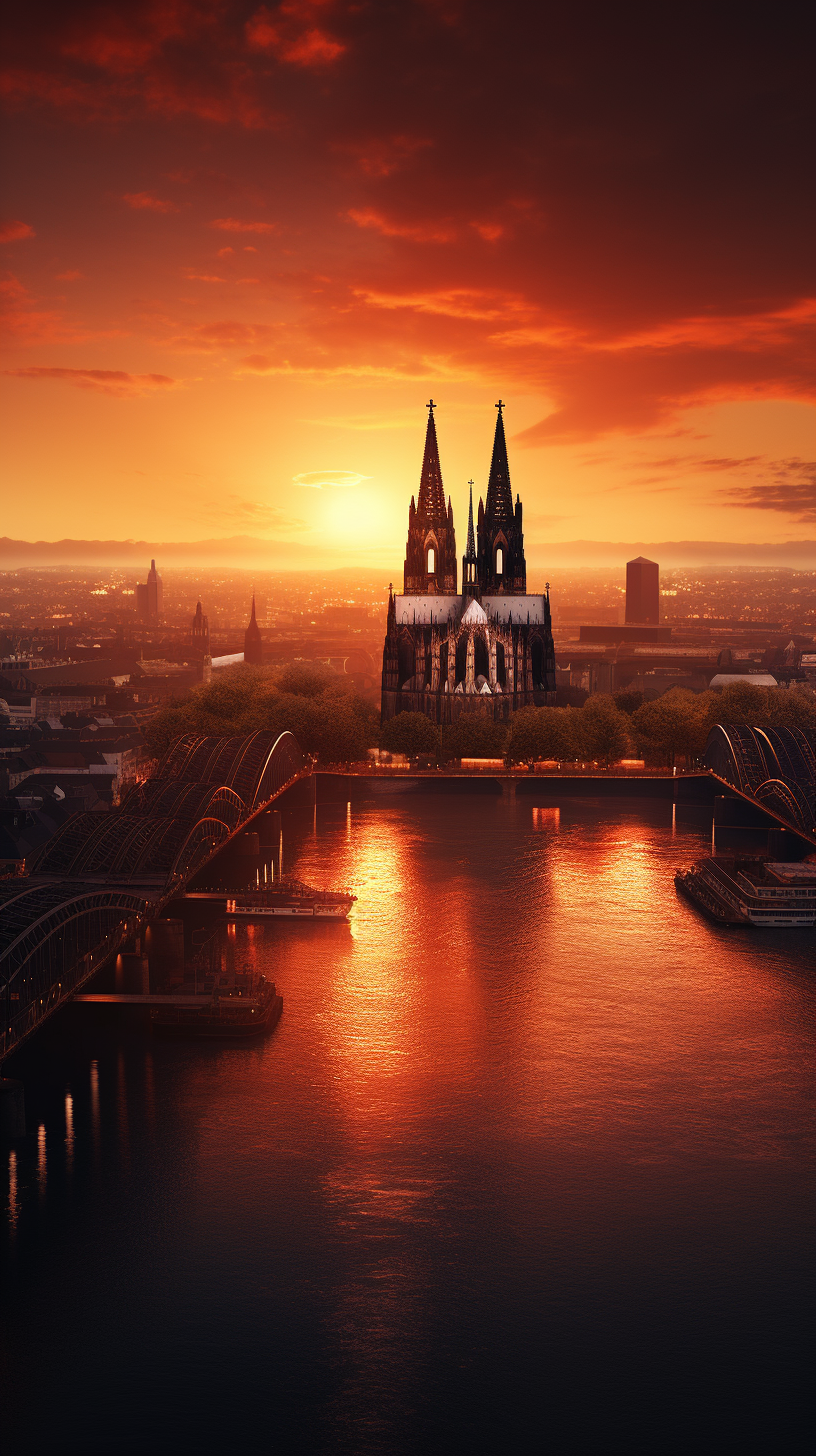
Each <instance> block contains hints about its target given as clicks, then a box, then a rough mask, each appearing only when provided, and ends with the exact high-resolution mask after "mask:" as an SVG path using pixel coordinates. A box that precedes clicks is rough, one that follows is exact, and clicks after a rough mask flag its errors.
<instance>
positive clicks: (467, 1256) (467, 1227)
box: [6, 797, 813, 1453]
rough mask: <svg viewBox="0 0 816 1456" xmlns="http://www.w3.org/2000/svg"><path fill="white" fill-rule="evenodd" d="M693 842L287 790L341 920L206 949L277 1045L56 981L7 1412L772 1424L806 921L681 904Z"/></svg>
mask: <svg viewBox="0 0 816 1456" xmlns="http://www.w3.org/2000/svg"><path fill="white" fill-rule="evenodd" d="M708 833H709V826H708V823H707V821H705V820H701V819H700V818H697V819H696V820H695V819H690V820H689V819H684V818H683V816H682V814H681V815H680V817H679V818H678V817H677V816H676V815H675V814H674V811H673V809H672V808H671V806H669V805H666V806H662V805H654V806H649V805H641V806H638V807H637V808H636V809H632V808H631V807H629V806H628V805H623V804H620V803H619V804H617V805H609V804H600V803H599V804H594V805H589V804H586V803H583V804H580V803H579V804H569V803H562V804H561V805H560V808H559V807H557V806H552V805H541V806H531V805H530V804H529V802H527V803H524V802H523V801H521V800H518V801H517V802H516V803H510V802H504V801H502V800H492V799H489V798H471V797H463V798H458V797H451V798H430V797H429V798H425V799H417V800H411V799H409V798H407V797H406V798H403V799H400V800H383V801H382V802H380V803H378V804H369V803H365V804H358V803H346V804H342V803H341V804H338V805H336V806H326V807H325V808H320V809H318V810H317V811H311V810H310V811H307V812H304V813H303V814H296V813H291V814H288V815H285V816H284V835H285V841H286V852H285V868H286V870H287V871H291V872H294V873H296V874H297V875H298V876H299V877H301V878H303V879H305V880H307V881H309V882H311V883H314V884H317V885H327V886H328V885H332V884H337V885H344V884H348V885H351V886H353V888H354V890H355V892H356V893H357V895H358V897H359V898H358V901H357V904H356V905H355V907H354V911H353V914H352V918H351V921H350V923H349V924H348V925H331V924H319V925H315V926H309V925H306V924H304V923H303V922H299V923H297V924H293V925H281V924H277V925H272V926H270V925H256V926H252V925H244V924H239V925H236V924H235V923H234V922H230V924H229V927H227V926H226V925H225V927H224V934H223V947H222V951H223V955H224V957H225V958H226V963H227V964H228V965H238V966H241V965H244V964H250V965H252V966H253V967H257V968H259V969H262V970H264V971H265V973H266V974H267V975H268V976H270V977H271V978H272V979H274V980H275V981H276V982H277V984H278V987H279V989H280V990H281V992H282V994H283V996H284V1015H283V1019H282V1021H281V1023H280V1025H279V1027H278V1029H277V1031H276V1032H275V1034H274V1035H273V1036H272V1037H270V1038H268V1039H267V1040H265V1041H262V1042H260V1043H258V1044H256V1045H254V1046H246V1047H241V1046H197V1045H190V1044H175V1045H174V1044H167V1043H161V1042H152V1041H151V1040H150V1039H149V1037H148V1036H146V1035H145V1033H144V1032H143V1031H141V1030H138V1029H136V1028H131V1029H129V1030H128V1029H121V1028H117V1027H107V1028H97V1027H92V1026H90V1025H89V1024H88V1023H87V1022H83V1021H81V1019H79V1018H80V1008H75V1010H74V1012H73V1014H72V1015H73V1019H72V1020H71V1022H70V1026H71V1035H70V1037H68V1036H66V1035H64V1034H62V1033H61V1034H60V1037H59V1038H57V1037H54V1038H52V1041H51V1042H50V1043H49V1044H48V1047H47V1050H46V1044H45V1042H42V1043H41V1045H40V1048H39V1049H38V1046H37V1044H36V1043H35V1044H33V1045H32V1048H31V1050H30V1051H29V1052H28V1053H26V1054H25V1055H24V1056H22V1057H20V1058H18V1061H19V1064H20V1065H19V1066H15V1068H14V1074H15V1075H18V1076H21V1077H22V1078H23V1080H24V1081H25V1082H26V1088H27V1098H28V1117H29V1125H30V1126H37V1125H38V1123H40V1124H41V1126H40V1129H39V1135H38V1137H37V1138H36V1139H34V1138H32V1139H30V1140H26V1141H25V1142H23V1143H20V1144H18V1147H17V1150H16V1152H15V1153H14V1154H13V1155H12V1157H13V1161H11V1162H10V1163H9V1167H8V1174H9V1190H8V1207H9V1210H10V1212H11V1213H12V1214H13V1218H14V1224H15V1225H16V1239H15V1241H14V1243H13V1244H10V1245H9V1277H10V1281H11V1285H12V1286H13V1289H14V1300H15V1301H16V1303H15V1308H14V1329H15V1338H14V1340H13V1341H12V1343H11V1346H10V1348H9V1351H8V1352H7V1355H6V1359H7V1362H9V1369H10V1370H11V1372H12V1376H13V1382H12V1385H13V1388H14V1390H15V1391H16V1392H17V1394H16V1395H15V1397H14V1399H15V1401H16V1402H17V1407H16V1412H17V1416H19V1419H20V1420H21V1421H22V1426H21V1429H26V1430H32V1429H35V1428H36V1431H37V1432H39V1434H40V1436H41V1437H42V1439H43V1443H45V1441H46V1437H48V1438H49V1439H54V1438H55V1434H58V1438H59V1439H58V1444H59V1448H60V1449H61V1450H74V1449H76V1450H80V1449H83V1450H95V1449H99V1450H106V1449H114V1450H123V1451H131V1450H134V1451H135V1450H142V1449H143V1448H144V1445H145V1443H149V1444H150V1446H151V1449H153V1450H159V1451H164V1450H168V1451H169V1450H176V1449H179V1448H180V1447H181V1446H188V1445H189V1446H190V1447H191V1448H192V1447H195V1449H198V1450H205V1451H209V1450H221V1449H224V1446H225V1443H227V1445H228V1448H231V1447H232V1446H233V1445H234V1443H235V1429H236V1426H235V1423H236V1419H238V1420H239V1426H240V1439H239V1440H238V1445H239V1447H240V1449H242V1450H253V1451H254V1450H256V1449H257V1450H264V1451H266V1450H268V1449H269V1447H270V1444H272V1445H273V1446H274V1445H275V1444H276V1443H280V1445H281V1449H287V1450H288V1449H298V1450H299V1449H304V1450H305V1449H309V1450H315V1449H325V1450H330V1451H333V1452H334V1451H349V1452H369V1451H371V1452H375V1451H376V1452H379V1451H383V1452H385V1451H387V1452H389V1453H391V1452H400V1451H419V1450H424V1449H425V1448H427V1447H430V1449H432V1450H433V1449H446V1450H447V1449H453V1448H454V1447H458V1446H459V1445H461V1444H464V1445H472V1446H474V1447H477V1448H478V1447H480V1446H481V1445H482V1444H483V1443H484V1445H485V1446H486V1447H488V1448H490V1449H510V1448H513V1447H516V1446H525V1445H530V1444H532V1443H533V1441H535V1443H536V1445H538V1444H539V1443H540V1441H541V1438H542V1428H543V1427H545V1428H546V1431H548V1432H550V1433H551V1435H552V1440H553V1443H554V1445H555V1447H556V1449H559V1450H560V1449H573V1448H575V1449H604V1448H605V1446H606V1445H607V1444H608V1443H609V1440H610V1435H609V1433H610V1431H612V1430H613V1429H615V1427H616V1422H617V1423H618V1425H619V1426H620V1428H621V1429H625V1431H626V1432H627V1442H626V1444H628V1445H629V1447H630V1448H631V1449H644V1450H646V1449H648V1450H654V1449H660V1450H674V1449H678V1450H687V1449H689V1442H690V1441H691V1440H692V1439H693V1441H694V1443H695V1444H696V1446H697V1447H698V1448H700V1449H718V1443H719V1449H722V1443H723V1440H724V1439H725V1436H727V1439H728V1441H729V1442H730V1441H731V1440H732V1439H736V1437H737V1436H738V1435H739V1432H740V1431H742V1430H744V1434H745V1435H746V1436H750V1437H751V1439H753V1437H754V1436H755V1435H756V1432H757V1431H760V1430H762V1429H763V1426H762V1422H763V1421H766V1422H768V1423H770V1424H769V1426H768V1429H769V1431H770V1430H771V1428H773V1429H775V1425H774V1422H775V1420H776V1415H775V1412H776V1410H777V1409H778V1406H779V1398H780V1391H782V1387H783V1386H785V1391H784V1399H785V1401H786V1402H787V1409H788V1410H792V1409H793V1408H794V1406H795V1402H796V1399H797V1398H798V1396H797V1391H798V1390H799V1388H800V1386H799V1377H798V1376H797V1374H796V1372H797V1361H798V1360H799V1358H800V1352H801V1342H800V1338H799V1330H798V1326H797V1321H798V1320H799V1319H800V1318H801V1315H802V1308H803V1303H804V1295H803V1293H802V1290H803V1277H804V1273H805V1271H806V1268H807V1263H808V1248H809V1244H808V1240H809V1237H810V1233H811V1228H812V1220H811V1208H810V1202H809V1198H810V1194H811V1193H812V1188H811V1185H810V1182H809V1175H808V1160H809V1158H810V1157H811V1154H812V1098H811V1088H810V1058H811V1055H812V1026H811V1013H812V1005H813V994H812V973H811V970H810V965H809V951H810V949H811V947H812V939H811V938H810V937H809V936H808V935H807V933H806V932H781V933H780V932H768V934H767V936H764V935H763V934H762V933H761V932H739V931H737V932H734V931H722V930H719V929H717V928H715V927H712V926H710V925H709V924H708V923H707V922H705V921H703V920H701V919H700V918H698V917H697V915H696V914H695V913H694V911H693V909H692V908H691V907H690V906H689V905H687V904H686V903H685V902H684V901H682V900H679V899H678V898H677V897H676V893H675V890H674V885H673V880H672V872H673V869H674V866H675V864H676V863H688V862H690V860H692V859H693V858H695V857H696V856H697V855H698V854H700V853H703V852H705V849H706V847H707V841H708ZM283 837H284V836H282V840H283ZM281 842H282V841H281ZM67 1085H70V1087H71V1093H70V1094H69V1096H66V1094H65V1088H66V1086H67ZM60 1098H64V1099H65V1100H64V1103H63V1105H62V1107H60V1106H59V1099H60ZM69 1103H70V1108H69ZM58 1111H59V1112H61V1114H62V1117H63V1119H64V1120H63V1124H62V1125H63V1127H64V1129H65V1132H64V1133H63V1135H62V1138H57V1137H50V1136H49V1138H48V1141H47V1142H46V1129H48V1130H49V1132H50V1129H51V1128H52V1127H53V1128H54V1131H55V1132H56V1128H57V1122H56V1118H57V1113H58ZM71 1160H72V1162H73V1172H72V1195H71V1200H70V1203H69V1202H68V1201H67V1199H66V1189H67V1178H68V1173H69V1164H70V1162H71ZM46 1167H47V1181H46ZM12 1175H13V1177H12ZM35 1210H36V1216H35ZM80 1269H81V1275H80V1274H79V1272H78V1271H79V1270H80ZM63 1290H70V1300H69V1301H65V1300H63V1298H62V1293H61V1291H63ZM769 1330H773V1331H774V1334H773V1339H769V1337H768V1331H769ZM35 1350H36V1352H37V1354H36V1359H33V1352H34V1351H35ZM32 1361H33V1363H32ZM43 1362H45V1364H47V1365H49V1369H52V1368H53V1369H54V1370H57V1371H58V1372H59V1373H58V1374H57V1375H56V1376H53V1377H52V1378H53V1379H55V1380H56V1381H57V1386H56V1388H55V1394H54V1401H53V1402H52V1404H54V1403H55V1407H56V1408H57V1409H59V1410H60V1411H61V1412H62V1413H63V1415H64V1414H65V1412H68V1413H69V1415H68V1418H67V1424H66V1422H65V1421H63V1422H62V1424H60V1425H59V1427H57V1426H56V1425H55V1426H54V1427H53V1430H52V1428H51V1427H49V1425H48V1419H49V1418H48V1415H47V1412H46V1411H45V1410H43V1409H40V1408H39V1407H38V1408H37V1412H36V1414H35V1415H33V1416H32V1415H31V1414H30V1412H31V1410H32V1409H33V1404H36V1402H34V1381H35V1375H34V1374H33V1373H32V1372H33V1371H34V1370H36V1369H39V1368H41V1365H42V1363H43ZM49 1362H52V1363H49ZM760 1369H761V1371H762V1374H763V1379H764V1384H763V1385H761V1384H760V1382H759V1381H758V1380H757V1378H756V1374H757V1371H758V1370H760ZM270 1372H272V1373H270ZM89 1376H90V1377H91V1378H92V1379H93V1384H94V1396H95V1404H94V1407H93V1411H94V1414H93V1415H92V1417H89V1419H90V1421H91V1426H90V1428H88V1427H87V1426H86V1425H83V1424H82V1422H81V1421H80V1418H79V1396H78V1394H77V1392H78V1391H79V1390H84V1382H85V1381H86V1380H87V1378H88V1377H89ZM270 1380H271V1382H272V1384H271V1386H270ZM785 1382H787V1384H785ZM801 1388H802V1389H804V1388H805V1385H804V1382H802V1383H801ZM237 1389H240V1392H241V1396H240V1402H239V1406H240V1413H239V1416H238V1417H236V1401H235V1391H236V1390H237ZM763 1389H764V1390H765V1391H766V1392H767V1409H766V1407H765V1406H763V1405H762V1394H761V1392H762V1390H763ZM57 1395H58V1396H59V1399H57ZM715 1396H716V1401H715V1399H714V1398H715ZM707 1402H708V1403H711V1402H714V1405H715V1406H716V1409H715V1410H714V1412H713V1414H712V1412H711V1411H708V1414H707V1417H706V1422H705V1429H706V1431H707V1432H708V1433H709V1435H710V1441H711V1444H710V1445H709V1446H706V1444H705V1440H706V1437H701V1435H700V1421H699V1412H700V1410H701V1409H703V1408H704V1407H706V1403H707ZM792 1402H793V1405H792ZM32 1403H33V1404H32ZM123 1408H125V1409H126V1410H127V1420H126V1421H124V1422H123V1421H122V1418H121V1411H122V1409H123ZM72 1411H73V1412H74V1417H73V1418H74V1420H75V1422H76V1431H77V1432H78V1433H79V1432H81V1439H80V1438H79V1436H78V1438H77V1441H76V1443H75V1444H74V1445H72V1444H71V1438H69V1440H68V1444H66V1437H65V1431H66V1429H67V1430H68V1431H69V1432H70V1430H71V1429H72V1427H71V1417H70V1412H72ZM20 1412H23V1414H20ZM26 1412H28V1414H26ZM542 1412H544V1413H545V1414H544V1415H542ZM86 1415H87V1412H86ZM15 1418H17V1417H16V1416H15ZM32 1422H33V1426H32V1424H31V1423H32ZM542 1422H543V1427H542ZM593 1423H594V1424H593ZM718 1432H719V1434H717V1433H718ZM724 1433H725V1435H724ZM83 1441H84V1443H85V1444H84V1445H83V1444H82V1443H83ZM94 1442H96V1445H94ZM18 1446H19V1442H18ZM21 1449H24V1448H21ZM30 1449H37V1446H36V1442H33V1441H32V1443H31V1446H30Z"/></svg>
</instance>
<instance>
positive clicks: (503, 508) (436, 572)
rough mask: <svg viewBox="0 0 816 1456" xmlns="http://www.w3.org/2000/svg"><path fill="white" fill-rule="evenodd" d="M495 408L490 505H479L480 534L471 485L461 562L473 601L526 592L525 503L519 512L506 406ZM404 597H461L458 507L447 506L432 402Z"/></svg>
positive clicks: (411, 521) (413, 511) (410, 524)
mask: <svg viewBox="0 0 816 1456" xmlns="http://www.w3.org/2000/svg"><path fill="white" fill-rule="evenodd" d="M496 408H497V410H498V412H499V413H498V418H497V420H496V432H495V435H494V439H493V455H492V458H491V461H490V475H489V477H488V484H487V502H486V504H485V503H484V502H483V501H482V500H481V499H480V501H479V524H478V532H474V529H473V481H470V482H469V484H470V500H469V505H468V533H467V549H466V551H465V555H464V557H463V558H462V593H463V595H464V596H468V597H477V598H478V597H479V596H480V594H481V592H482V591H486V592H489V593H491V594H493V593H502V592H514V593H515V592H522V593H524V592H526V590H527V569H526V565H525V561H524V537H523V534H522V530H521V502H520V501H518V500H517V501H516V505H515V508H514V506H513V492H512V490H511V488H510V467H509V465H508V461H507V441H506V438H505V433H504V416H503V409H504V404H503V401H502V400H499V403H498V405H497V406H496ZM405 592H406V594H410V593H421V594H422V595H428V594H433V593H436V592H444V593H445V594H447V595H455V594H456V592H457V570H456V545H455V535H454V529H453V507H452V505H451V501H450V498H449V499H448V504H447V507H446V506H445V491H444V487H443V485H442V467H441V464H440V461H439V444H438V441H437V438H436V421H435V419H434V402H433V400H431V401H430V403H429V405H428V424H427V429H426V432H425V454H424V456H423V460H422V476H421V479H420V485H419V496H418V498H417V504H416V505H415V504H414V500H413V497H412V499H411V509H410V512H409V516H408V544H407V548H406V557H405Z"/></svg>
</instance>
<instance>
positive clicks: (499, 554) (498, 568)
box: [496, 546, 504, 576]
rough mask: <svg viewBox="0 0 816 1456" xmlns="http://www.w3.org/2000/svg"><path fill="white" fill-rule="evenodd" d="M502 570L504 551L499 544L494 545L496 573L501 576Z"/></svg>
mask: <svg viewBox="0 0 816 1456" xmlns="http://www.w3.org/2000/svg"><path fill="white" fill-rule="evenodd" d="M503 571H504V552H503V550H502V548H501V546H497V547H496V575H497V576H501V575H502V573H503Z"/></svg>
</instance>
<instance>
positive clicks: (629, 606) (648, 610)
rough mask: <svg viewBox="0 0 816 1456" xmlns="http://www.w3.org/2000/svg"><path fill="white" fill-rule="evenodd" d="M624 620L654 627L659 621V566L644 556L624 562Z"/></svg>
mask: <svg viewBox="0 0 816 1456" xmlns="http://www.w3.org/2000/svg"><path fill="white" fill-rule="evenodd" d="M626 620H627V622H643V623H648V624H649V625H651V626H654V627H656V626H657V624H658V622H659V621H660V567H659V566H658V564H657V562H656V561H647V559H646V557H645V556H636V557H635V559H634V561H627V563H626Z"/></svg>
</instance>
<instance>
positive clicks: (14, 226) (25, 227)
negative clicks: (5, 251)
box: [0, 218, 36, 243]
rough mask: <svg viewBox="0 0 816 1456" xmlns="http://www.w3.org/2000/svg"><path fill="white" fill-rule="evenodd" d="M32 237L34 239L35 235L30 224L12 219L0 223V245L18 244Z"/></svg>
mask: <svg viewBox="0 0 816 1456" xmlns="http://www.w3.org/2000/svg"><path fill="white" fill-rule="evenodd" d="M33 237H36V233H35V232H34V229H33V227H32V226H31V224H30V223H27V222H19V221H18V220H16V219H12V218H9V220H8V221H7V222H0V243H20V242H22V241H23V239H24V238H33Z"/></svg>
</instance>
